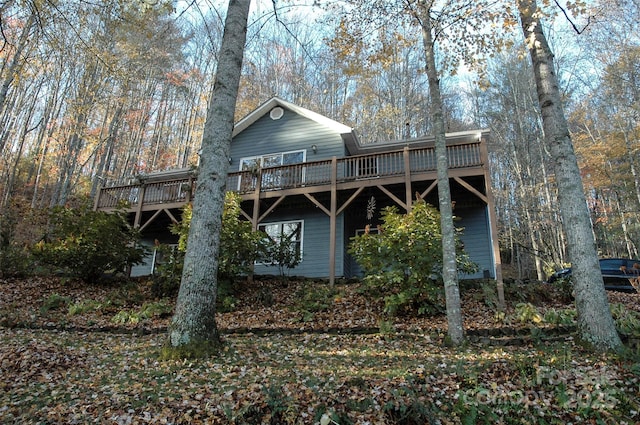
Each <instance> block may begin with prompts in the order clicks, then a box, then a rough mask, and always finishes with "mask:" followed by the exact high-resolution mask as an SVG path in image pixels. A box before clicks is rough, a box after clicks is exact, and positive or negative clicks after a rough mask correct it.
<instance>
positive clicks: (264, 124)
mask: <svg viewBox="0 0 640 425" xmlns="http://www.w3.org/2000/svg"><path fill="white" fill-rule="evenodd" d="M313 145H316V146H317V148H318V150H317V153H315V154H314V153H313V151H312V149H311V147H312V146H313ZM302 149H305V150H306V151H307V161H319V160H324V159H331V157H333V156H337V157H342V156H343V155H344V152H345V147H344V143H343V141H342V137H341V136H340V134H338V133H337V132H335V131H334V130H332V129H330V128H328V127H325V126H323V125H321V124H318V123H317V122H315V121H312V120H310V119H308V118H305V117H303V116H301V115H298V114H295V113H293V112H291V111H289V110H287V109H285V110H284V115H283V116H282V118H280V119H279V120H272V119H271V118H270V117H269V114H266V115H264V116H263V117H261V118H260V119H258V120H257V121H256V122H255V123H254V124H253V125H251V126H250V127H248V128H246V129H245V130H244V131H243V132H242V133H240V134H238V135H237V136H236V137H235V138H234V139H233V142H232V143H231V160H232V162H231V166H230V171H237V170H238V167H239V163H240V158H246V157H254V156H258V155H265V154H269V153H278V152H289V151H293V150H302Z"/></svg>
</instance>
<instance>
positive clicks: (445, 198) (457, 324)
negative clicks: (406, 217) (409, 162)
mask: <svg viewBox="0 0 640 425" xmlns="http://www.w3.org/2000/svg"><path fill="white" fill-rule="evenodd" d="M421 12H422V14H421V16H420V21H421V27H422V42H423V44H424V52H425V59H426V65H427V66H426V67H427V77H428V79H429V94H430V95H431V119H432V120H433V130H434V136H435V148H436V158H437V175H438V203H439V209H440V224H441V232H442V279H443V281H444V290H445V300H446V307H447V325H448V336H449V339H450V340H451V343H452V344H454V345H458V344H460V343H462V341H463V339H464V328H463V323H462V309H461V307H460V289H459V287H458V267H457V264H456V242H455V227H454V225H453V208H452V205H451V191H450V188H449V162H448V159H447V146H446V137H445V123H444V111H443V106H442V95H441V93H440V79H439V77H438V70H437V68H436V60H435V49H434V40H433V36H432V33H431V31H432V28H431V16H430V9H429V6H427V5H424V4H423V8H421Z"/></svg>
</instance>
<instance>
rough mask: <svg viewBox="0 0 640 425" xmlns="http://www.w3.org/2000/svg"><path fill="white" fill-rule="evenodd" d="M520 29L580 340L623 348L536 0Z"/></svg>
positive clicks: (528, 3)
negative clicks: (531, 74)
mask: <svg viewBox="0 0 640 425" xmlns="http://www.w3.org/2000/svg"><path fill="white" fill-rule="evenodd" d="M518 10H519V13H520V18H521V24H522V30H523V33H524V36H525V39H526V40H527V42H528V44H529V53H530V55H531V61H532V63H533V71H534V76H535V81H536V86H537V91H538V101H539V103H540V109H541V111H542V122H543V126H544V132H545V137H546V138H547V140H548V144H549V146H550V151H551V156H552V161H553V165H554V168H555V176H556V181H557V185H558V203H559V206H560V214H561V218H562V224H563V226H564V230H565V233H566V235H567V244H568V246H567V250H568V255H569V260H570V261H571V264H572V269H573V280H574V284H575V299H576V310H577V311H578V328H579V332H580V334H581V337H582V338H583V339H584V340H585V341H587V342H589V343H591V344H592V345H593V347H594V348H595V349H597V350H600V351H607V350H612V349H618V348H619V347H621V345H622V343H621V341H620V337H619V336H618V333H617V331H616V328H615V324H614V322H613V318H612V317H611V313H610V311H609V303H608V300H607V295H606V293H605V290H604V283H603V279H602V275H601V273H600V267H599V263H598V256H597V251H596V245H595V240H594V237H593V230H592V227H591V221H590V219H589V211H588V209H587V202H586V197H585V194H584V190H583V187H582V178H581V175H580V169H579V168H578V161H577V159H576V156H575V153H574V150H573V144H572V142H571V136H570V134H569V128H568V125H567V121H566V118H565V115H564V110H563V107H562V103H561V100H560V90H559V86H558V79H557V77H556V75H555V71H554V64H553V53H552V52H551V48H550V47H549V44H548V43H547V39H546V37H545V35H544V33H543V31H542V27H541V25H540V20H539V19H538V17H537V16H536V12H537V5H536V1H535V0H519V2H518Z"/></svg>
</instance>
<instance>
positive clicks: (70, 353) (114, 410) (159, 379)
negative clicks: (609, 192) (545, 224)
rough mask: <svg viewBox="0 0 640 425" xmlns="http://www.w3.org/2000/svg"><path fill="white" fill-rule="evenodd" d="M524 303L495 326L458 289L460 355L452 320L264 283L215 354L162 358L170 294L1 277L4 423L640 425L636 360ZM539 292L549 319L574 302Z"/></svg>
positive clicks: (226, 323)
mask: <svg viewBox="0 0 640 425" xmlns="http://www.w3.org/2000/svg"><path fill="white" fill-rule="evenodd" d="M518 293H519V291H511V292H509V296H510V301H511V302H510V303H509V308H508V309H507V312H506V315H505V316H504V317H500V321H497V320H496V315H495V309H494V308H493V300H492V299H491V297H490V296H488V295H487V293H486V291H482V290H481V289H465V290H463V291H462V295H463V310H464V314H465V326H466V329H467V331H468V335H469V341H470V342H468V343H467V344H466V345H465V346H464V347H462V348H450V347H447V346H446V345H445V344H444V334H445V333H446V320H445V318H444V316H442V315H437V316H435V317H430V318H407V317H400V318H389V317H386V316H385V315H384V314H383V313H382V305H381V303H379V302H374V301H371V300H368V299H366V298H365V297H363V295H362V294H361V293H360V292H359V291H358V285H356V284H347V285H338V286H337V287H336V289H335V290H331V291H330V290H327V289H326V288H325V287H324V286H323V284H322V283H318V282H307V283H303V282H287V283H281V282H279V281H277V280H273V281H259V282H256V283H254V284H252V285H248V284H246V285H243V286H242V287H240V288H238V291H237V292H236V293H235V294H234V297H232V298H230V299H229V300H228V301H226V304H225V308H226V309H228V310H233V311H231V312H228V313H221V314H219V315H218V325H219V327H220V329H221V331H222V333H223V336H224V349H223V351H222V352H221V353H220V355H219V356H217V357H214V358H209V359H206V360H187V361H175V360H172V361H162V360H159V353H160V350H161V348H162V346H163V344H164V343H165V329H166V326H167V325H168V322H169V320H170V314H171V307H172V305H173V302H174V300H173V299H154V298H153V297H152V296H151V295H150V292H149V288H148V285H147V284H146V283H144V282H140V283H138V284H135V285H133V284H128V285H122V284H118V285H109V286H104V285H103V286H93V285H90V286H87V285H83V284H81V283H78V282H74V281H64V280H60V279H44V278H32V279H27V280H4V281H0V296H1V297H0V337H1V338H2V345H0V423H3V424H5V423H115V424H130V423H131V424H133V423H140V424H145V423H159V424H160V423H219V424H262V423H265V424H313V423H321V421H322V423H337V424H341V425H342V424H428V423H441V424H458V423H468V424H476V423H514V424H515V423H518V424H520V423H527V424H529V423H540V424H544V423H558V424H560V423H562V424H565V423H575V424H578V423H594V424H595V423H612V424H613V423H616V424H620V423H627V424H635V423H640V413H639V412H640V363H639V361H638V357H637V355H636V356H634V355H627V356H612V355H602V354H593V353H591V352H589V351H588V350H586V349H585V348H584V347H583V346H581V345H580V344H578V343H577V341H576V339H575V335H573V333H572V327H571V326H570V325H567V326H564V327H558V326H551V325H547V324H544V323H537V320H535V318H536V316H535V315H532V316H531V317H529V319H531V320H528V319H527V320H524V318H523V317H522V310H517V309H516V308H515V305H516V302H517V303H520V304H522V301H523V300H522V299H520V298H518V297H519V296H518V295H517V294H518ZM318 294H319V295H318ZM539 295H540V297H539V298H540V302H539V303H533V305H534V307H535V311H536V312H538V313H540V315H544V314H545V311H548V310H553V311H563V310H562V309H563V308H568V307H570V306H565V305H562V304H561V303H558V302H557V300H556V299H555V297H554V296H553V294H552V293H550V291H549V289H548V288H546V289H545V288H542V289H541V290H540V294H539ZM609 296H610V299H611V301H612V303H620V304H624V305H626V306H627V308H628V309H633V310H635V311H640V295H638V294H623V293H609ZM511 298H513V299H511ZM516 298H517V299H516ZM519 314H520V316H518V315H519ZM521 319H523V320H521ZM534 322H536V323H534ZM327 421H329V422H327Z"/></svg>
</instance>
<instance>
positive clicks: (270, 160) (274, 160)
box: [262, 154, 282, 167]
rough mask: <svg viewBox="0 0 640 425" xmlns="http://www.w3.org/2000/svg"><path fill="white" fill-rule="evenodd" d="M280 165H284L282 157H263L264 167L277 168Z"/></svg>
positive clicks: (277, 155)
mask: <svg viewBox="0 0 640 425" xmlns="http://www.w3.org/2000/svg"><path fill="white" fill-rule="evenodd" d="M278 165H282V155H280V154H276V155H265V156H263V157H262V166H263V167H277V166H278Z"/></svg>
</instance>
